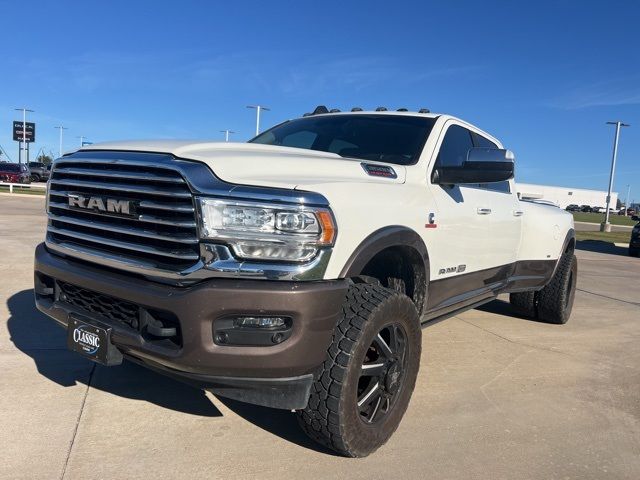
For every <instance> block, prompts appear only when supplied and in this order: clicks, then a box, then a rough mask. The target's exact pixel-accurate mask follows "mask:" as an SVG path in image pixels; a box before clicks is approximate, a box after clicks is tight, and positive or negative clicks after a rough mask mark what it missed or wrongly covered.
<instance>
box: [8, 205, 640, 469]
mask: <svg viewBox="0 0 640 480" xmlns="http://www.w3.org/2000/svg"><path fill="white" fill-rule="evenodd" d="M44 229H45V215H44V199H43V198H42V197H21V196H14V197H10V196H8V195H0V239H1V240H0V245H1V247H2V248H1V256H0V278H1V279H2V280H1V287H0V297H1V298H0V321H1V322H2V328H1V329H0V368H1V369H2V374H1V378H2V382H0V424H1V425H2V428H3V430H4V432H3V435H1V436H0V465H2V467H0V468H1V469H2V472H3V473H2V475H1V476H2V477H3V478H11V479H13V478H25V479H27V478H28V479H34V478H46V479H49V478H54V479H55V478H67V479H92V478H127V479H131V478H149V477H154V478H172V479H177V478H190V479H193V478H208V479H214V478H225V479H234V478H267V479H270V478H274V479H275V478H278V479H282V478H302V477H306V478H340V479H342V478H353V479H360V478H363V479H364V478H366V479H381V478H399V477H402V478H406V479H409V478H411V479H413V478H434V479H444V478H447V479H457V478H464V479H484V478H486V479H501V478H518V479H528V478H536V479H538V478H539V479H551V478H581V479H583V478H593V479H602V478H628V479H637V478H640V259H636V258H629V257H627V256H626V251H625V249H623V248H614V247H611V248H604V249H603V248H601V247H600V246H598V245H597V244H582V245H580V246H579V250H578V252H577V255H578V258H579V280H578V292H577V294H576V300H575V307H574V311H573V317H572V318H571V320H570V321H569V323H568V324H567V325H565V326H557V325H547V324H542V323H537V322H533V321H527V320H524V319H521V318H517V317H514V316H512V315H511V314H510V313H509V308H508V304H506V303H505V302H504V301H503V300H498V301H495V302H492V303H491V304H488V305H486V306H484V307H482V308H481V309H477V310H472V311H469V312H466V313H464V314H462V315H458V316H456V317H453V318H450V319H447V320H445V321H442V322H438V323H433V324H431V325H428V326H426V327H425V328H424V330H423V356H422V362H421V370H420V373H419V377H418V383H417V386H416V391H415V393H414V396H413V399H412V401H411V404H410V406H409V410H408V412H407V414H406V416H405V418H404V420H403V422H402V423H401V425H400V428H399V429H398V431H397V432H396V434H395V435H394V436H393V437H392V439H391V440H390V442H389V443H388V444H387V445H385V446H384V447H382V448H381V449H380V450H379V451H378V452H376V453H375V454H373V455H372V456H370V457H368V458H365V459H356V460H353V459H345V458H340V457H337V456H334V455H333V454H331V453H330V452H327V451H325V450H322V449H320V448H319V447H317V446H316V445H315V444H313V443H312V442H311V441H310V440H308V439H307V438H306V437H305V435H304V434H303V433H302V432H301V431H299V430H298V427H297V424H296V420H295V417H294V415H293V414H292V413H290V412H286V411H278V410H270V409H267V408H260V407H255V406H249V405H244V404H241V403H237V402H232V401H230V400H225V399H222V398H216V397H214V396H213V395H211V394H209V393H206V394H205V393H203V392H202V391H200V390H196V389H193V388H191V387H188V386H185V385H182V384H180V383H177V382H175V381H173V380H169V379H166V378H164V377H161V376H159V375H157V374H155V373H152V372H150V371H148V370H145V369H143V368H140V367H138V366H134V365H131V364H127V363H125V364H123V365H122V366H119V367H112V368H106V367H101V366H96V365H94V364H92V363H90V362H89V361H86V360H84V359H83V358H81V357H80V356H78V355H77V354H74V353H71V352H68V351H67V350H66V346H65V332H64V331H63V330H62V329H60V328H59V327H57V326H55V325H54V324H53V323H52V322H51V321H49V320H48V319H47V318H45V317H44V316H43V315H42V314H40V313H39V312H38V311H37V310H36V309H35V307H34V305H33V299H32V297H33V292H32V281H33V280H32V263H33V250H34V247H35V245H36V244H37V243H39V242H40V241H42V238H43V234H44Z"/></svg>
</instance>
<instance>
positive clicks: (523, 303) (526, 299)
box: [509, 292, 537, 318]
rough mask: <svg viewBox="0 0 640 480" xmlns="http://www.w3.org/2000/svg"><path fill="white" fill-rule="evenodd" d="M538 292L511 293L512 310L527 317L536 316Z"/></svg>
mask: <svg viewBox="0 0 640 480" xmlns="http://www.w3.org/2000/svg"><path fill="white" fill-rule="evenodd" d="M536 294H537V292H517V293H511V294H510V295H509V303H510V304H511V310H513V312H514V313H515V314H516V315H520V316H521V317H526V318H536Z"/></svg>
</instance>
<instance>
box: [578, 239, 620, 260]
mask: <svg viewBox="0 0 640 480" xmlns="http://www.w3.org/2000/svg"><path fill="white" fill-rule="evenodd" d="M576 248H577V249H578V250H585V251H587V252H596V253H608V254H610V255H623V256H625V257H628V256H629V249H628V248H626V247H616V246H615V245H614V244H613V243H610V242H605V241H602V240H578V241H577V242H576Z"/></svg>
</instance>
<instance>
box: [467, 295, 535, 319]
mask: <svg viewBox="0 0 640 480" xmlns="http://www.w3.org/2000/svg"><path fill="white" fill-rule="evenodd" d="M475 309H476V310H480V311H481V312H487V313H495V314H496V315H503V316H505V317H512V318H520V319H522V320H528V321H529V322H535V323H545V322H542V321H540V320H538V319H537V318H530V317H524V316H522V315H518V314H517V313H516V312H514V311H513V308H511V304H510V303H509V302H507V301H505V300H500V299H496V300H492V301H491V302H488V303H485V304H483V305H480V306H479V307H476V308H475Z"/></svg>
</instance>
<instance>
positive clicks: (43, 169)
mask: <svg viewBox="0 0 640 480" xmlns="http://www.w3.org/2000/svg"><path fill="white" fill-rule="evenodd" d="M29 170H31V181H32V182H41V181H43V180H48V179H49V172H50V170H48V169H47V165H46V164H44V163H41V162H29Z"/></svg>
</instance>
